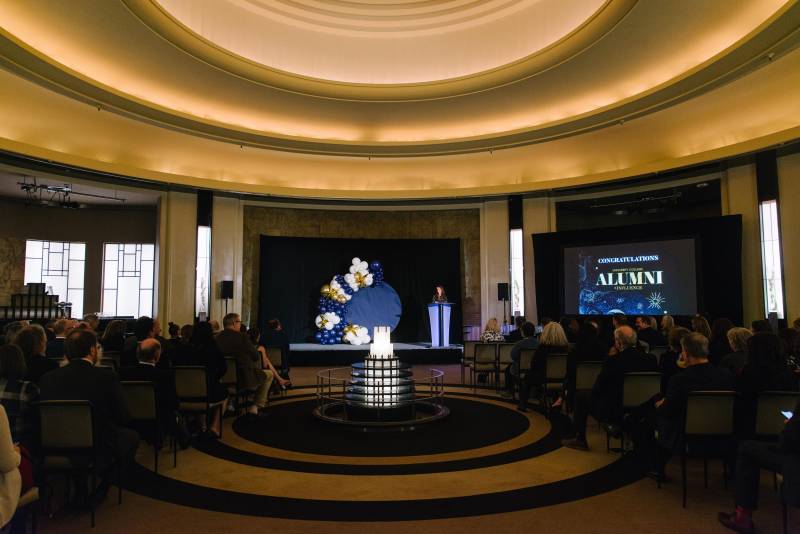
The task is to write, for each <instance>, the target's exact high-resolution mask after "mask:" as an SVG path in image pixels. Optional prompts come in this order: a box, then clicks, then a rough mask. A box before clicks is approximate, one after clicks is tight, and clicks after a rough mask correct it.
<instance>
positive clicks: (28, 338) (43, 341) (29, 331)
mask: <svg viewBox="0 0 800 534" xmlns="http://www.w3.org/2000/svg"><path fill="white" fill-rule="evenodd" d="M14 344H15V345H16V346H18V347H19V348H20V349H21V350H22V354H23V355H24V356H25V368H26V369H27V373H26V375H25V380H29V381H31V382H33V383H34V384H38V383H39V381H40V380H41V378H42V375H43V374H45V373H47V372H48V371H52V370H53V369H56V368H58V363H57V362H54V361H53V360H48V359H47V357H46V356H45V351H46V350H47V336H46V335H45V333H44V329H43V328H42V327H41V326H39V325H38V324H35V325H31V326H29V327H27V328H23V329H22V330H21V331H20V332H19V333H18V334H17V337H16V339H15V340H14Z"/></svg>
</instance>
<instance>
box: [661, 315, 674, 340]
mask: <svg viewBox="0 0 800 534" xmlns="http://www.w3.org/2000/svg"><path fill="white" fill-rule="evenodd" d="M673 328H675V319H673V318H672V316H671V315H664V316H662V317H661V333H662V334H663V335H664V339H669V331H670V330H672V329H673Z"/></svg>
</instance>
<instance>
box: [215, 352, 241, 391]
mask: <svg viewBox="0 0 800 534" xmlns="http://www.w3.org/2000/svg"><path fill="white" fill-rule="evenodd" d="M225 363H227V364H228V367H227V369H226V370H225V374H224V375H222V378H220V379H219V383H220V384H222V385H223V386H233V387H236V386H237V385H238V384H239V372H238V371H237V368H236V358H231V357H227V358H225Z"/></svg>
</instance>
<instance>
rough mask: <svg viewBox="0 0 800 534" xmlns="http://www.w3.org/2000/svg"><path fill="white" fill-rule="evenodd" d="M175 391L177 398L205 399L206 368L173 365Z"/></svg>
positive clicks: (206, 388) (206, 393) (206, 387)
mask: <svg viewBox="0 0 800 534" xmlns="http://www.w3.org/2000/svg"><path fill="white" fill-rule="evenodd" d="M175 392H176V393H177V394H178V398H179V399H206V398H207V397H208V384H207V383H206V368H205V367H199V366H192V367H188V366H187V367H175Z"/></svg>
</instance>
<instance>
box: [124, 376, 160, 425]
mask: <svg viewBox="0 0 800 534" xmlns="http://www.w3.org/2000/svg"><path fill="white" fill-rule="evenodd" d="M121 384H122V398H123V399H125V406H127V407H128V413H129V414H130V416H131V419H132V420H134V421H154V420H156V419H157V418H158V408H157V406H156V387H155V384H153V383H152V382H148V381H138V380H137V381H133V380H131V381H125V380H123V381H122V382H121Z"/></svg>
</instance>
